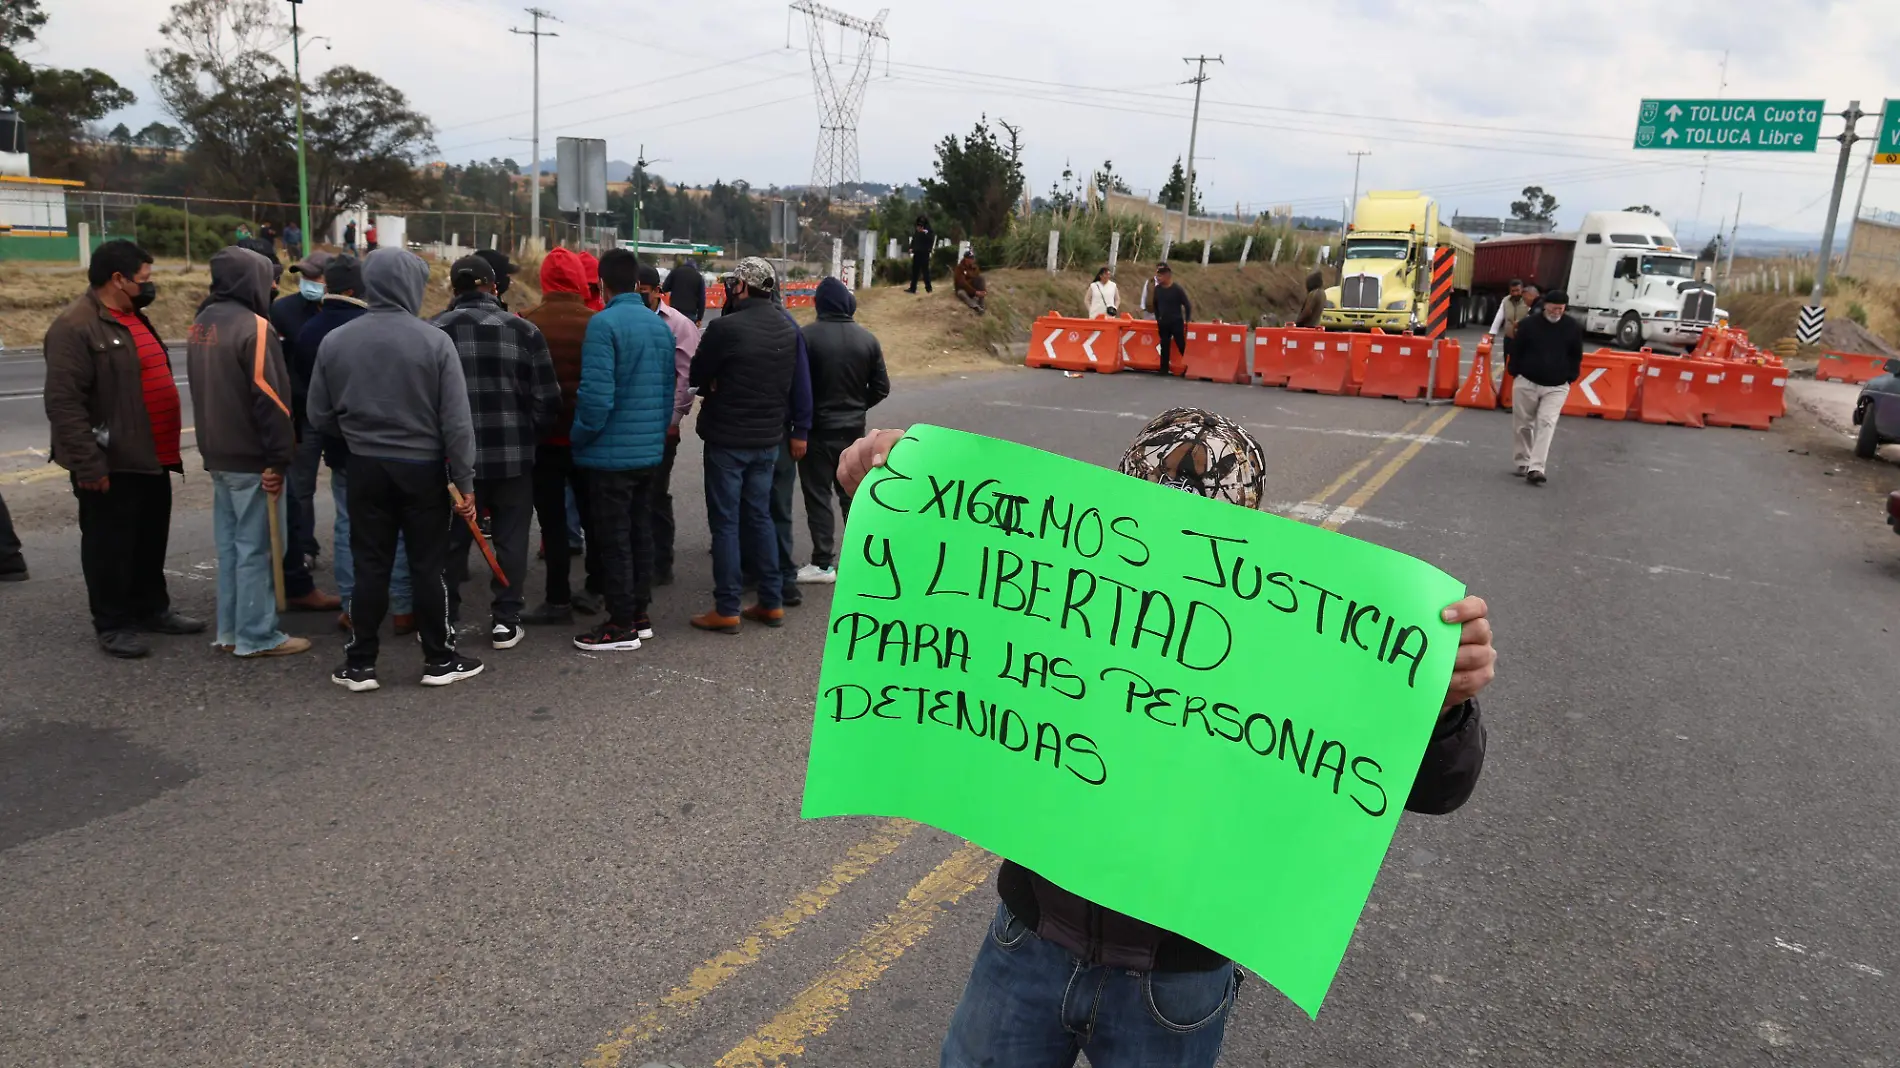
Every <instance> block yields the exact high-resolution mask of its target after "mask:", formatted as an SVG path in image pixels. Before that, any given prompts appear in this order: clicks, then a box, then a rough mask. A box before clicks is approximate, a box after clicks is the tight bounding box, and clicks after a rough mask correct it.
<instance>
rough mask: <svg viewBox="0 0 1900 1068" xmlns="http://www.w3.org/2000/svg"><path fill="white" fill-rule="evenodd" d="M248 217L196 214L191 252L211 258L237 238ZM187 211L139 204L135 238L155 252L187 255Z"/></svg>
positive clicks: (156, 253)
mask: <svg viewBox="0 0 1900 1068" xmlns="http://www.w3.org/2000/svg"><path fill="white" fill-rule="evenodd" d="M248 222H249V220H246V219H242V218H239V217H238V216H236V215H193V216H192V217H191V221H190V225H191V255H192V258H193V259H198V260H208V259H210V258H211V257H212V256H213V255H214V254H215V253H216V252H217V251H218V250H219V249H221V248H224V247H225V246H226V245H229V244H231V243H232V242H233V241H235V240H237V236H236V235H237V228H238V227H239V226H240V225H248ZM185 225H186V221H185V212H184V209H182V208H166V207H161V206H159V205H157V204H140V205H139V207H138V211H137V212H136V213H135V214H134V216H133V226H134V227H135V228H136V229H135V236H134V240H136V241H137V242H138V243H139V245H140V246H141V247H143V248H144V249H145V251H147V252H149V253H151V254H152V255H154V256H174V257H179V258H183V257H184V255H185Z"/></svg>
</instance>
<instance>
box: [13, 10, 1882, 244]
mask: <svg viewBox="0 0 1900 1068" xmlns="http://www.w3.org/2000/svg"><path fill="white" fill-rule="evenodd" d="M541 2H542V4H543V6H544V7H545V8H547V9H548V10H551V11H552V12H553V13H554V14H555V15H557V16H558V17H559V18H560V19H561V21H560V22H559V23H556V24H552V25H550V26H548V27H547V28H550V29H552V30H553V31H555V32H556V33H559V34H560V36H559V37H555V38H546V39H543V41H542V51H541V62H542V104H543V108H542V129H541V136H542V145H543V156H544V157H551V156H552V155H553V147H552V146H553V139H554V137H555V136H556V135H561V134H566V135H572V136H587V137H604V138H606V139H607V141H608V149H609V153H610V156H611V157H612V158H618V159H625V160H632V159H634V158H635V156H636V154H637V153H638V152H639V150H640V146H641V145H642V144H644V145H645V146H646V151H647V155H648V157H649V158H651V159H656V160H665V161H667V162H664V163H659V164H657V165H656V166H655V167H654V169H655V170H656V171H658V172H660V173H662V174H664V175H665V176H667V177H668V178H669V179H672V180H676V181H680V180H683V181H686V182H689V183H704V182H709V181H711V180H713V179H715V178H725V179H731V178H735V177H743V178H745V179H747V180H749V181H751V182H753V183H754V184H755V185H764V184H769V183H779V184H788V183H802V182H805V181H808V180H809V178H810V176H811V167H812V153H813V149H814V147H815V145H816V138H817V124H818V116H817V104H816V101H815V99H814V97H813V95H812V73H811V63H810V55H811V53H810V51H809V50H808V45H807V36H806V29H805V26H804V24H803V21H802V16H801V17H800V19H799V20H798V21H793V20H790V19H788V17H787V9H786V7H785V5H784V4H783V3H760V2H753V0H716V2H709V3H699V4H695V3H681V2H656V3H647V4H630V3H625V2H623V0H541ZM872 2H888V3H891V4H892V9H891V12H890V14H889V16H888V17H887V20H886V23H885V25H886V28H887V30H888V33H889V35H890V46H889V50H888V58H889V66H888V70H887V65H886V54H885V52H884V50H883V49H882V48H880V50H879V54H878V57H877V60H876V64H875V75H874V77H873V78H872V79H871V81H870V83H869V85H868V87H867V90H866V94H865V102H864V109H863V116H862V118H861V120H860V122H859V134H858V141H859V151H860V154H861V157H862V177H863V178H864V179H865V180H867V181H883V182H892V183H898V182H910V181H915V180H916V179H917V178H918V177H919V176H921V175H925V174H928V173H929V172H930V164H931V160H932V158H933V157H932V152H931V149H932V146H933V145H934V144H935V142H936V141H937V140H938V139H940V138H941V137H943V136H944V135H945V134H947V133H951V132H962V131H966V130H968V129H969V128H970V126H971V124H972V123H973V122H974V121H975V120H976V119H977V117H978V116H979V115H980V114H982V113H985V112H987V113H988V114H989V115H990V116H991V118H992V119H996V118H1002V119H1006V120H1008V121H1009V122H1011V123H1012V124H1016V125H1019V126H1021V127H1022V129H1023V136H1024V140H1025V143H1026V152H1025V157H1024V158H1025V163H1026V170H1027V173H1028V178H1029V183H1030V188H1031V189H1032V190H1034V191H1036V192H1038V193H1040V192H1043V191H1045V190H1047V189H1048V188H1049V186H1050V184H1051V183H1052V182H1054V181H1055V180H1056V178H1057V177H1058V176H1059V174H1060V173H1061V171H1062V169H1063V166H1064V164H1065V162H1072V163H1073V164H1074V166H1075V169H1076V171H1077V172H1078V173H1085V172H1086V171H1087V170H1090V169H1093V168H1094V167H1096V166H1099V165H1100V163H1101V162H1102V161H1103V160H1104V159H1112V160H1114V162H1115V169H1116V170H1117V171H1118V172H1119V173H1121V174H1123V175H1124V176H1125V177H1126V179H1127V180H1128V182H1129V184H1130V185H1131V186H1133V187H1134V188H1135V190H1136V191H1137V192H1152V191H1153V190H1154V189H1155V188H1157V187H1159V186H1160V185H1161V183H1162V182H1163V181H1164V180H1165V179H1166V177H1167V172H1168V167H1169V165H1170V164H1171V163H1172V162H1173V161H1174V158H1175V157H1176V156H1177V155H1182V154H1184V153H1185V152H1186V150H1187V140H1188V126H1189V122H1188V116H1189V112H1190V108H1191V104H1192V99H1193V89H1192V87H1191V86H1188V85H1183V84H1180V83H1181V82H1182V80H1183V79H1185V78H1186V77H1188V76H1189V75H1190V74H1191V73H1192V68H1191V67H1189V66H1188V65H1187V64H1184V63H1182V62H1181V58H1180V57H1182V56H1188V55H1198V54H1201V53H1207V54H1210V55H1212V54H1218V55H1221V56H1223V57H1224V58H1225V60H1226V62H1225V63H1224V64H1221V65H1211V66H1210V68H1209V73H1210V75H1211V77H1210V80H1209V81H1208V83H1207V86H1206V89H1205V99H1204V101H1203V105H1202V112H1201V126H1200V140H1199V146H1198V157H1199V161H1200V162H1199V168H1198V169H1199V171H1200V175H1201V182H1200V184H1201V188H1202V191H1203V193H1204V194H1205V196H1206V198H1207V200H1209V201H1210V202H1212V203H1214V204H1218V205H1225V206H1227V207H1228V210H1231V208H1232V205H1234V204H1235V203H1236V202H1238V203H1239V204H1241V205H1242V206H1243V207H1244V208H1245V209H1246V210H1248V211H1259V210H1265V209H1267V208H1268V207H1270V206H1272V205H1275V204H1284V203H1291V204H1293V205H1294V206H1295V209H1296V210H1297V211H1299V212H1301V213H1309V214H1329V215H1337V214H1338V212H1339V210H1340V209H1339V204H1340V202H1341V201H1343V200H1344V199H1346V198H1347V196H1348V195H1349V194H1350V192H1351V189H1352V183H1353V170H1352V164H1353V159H1352V157H1350V156H1349V155H1348V154H1347V153H1348V152H1349V151H1352V150H1370V151H1371V153H1372V154H1371V155H1370V156H1367V157H1365V158H1364V160H1363V168H1364V169H1363V174H1362V177H1361V183H1360V184H1361V188H1362V189H1363V188H1388V189H1390V188H1420V189H1424V190H1427V191H1430V192H1433V193H1435V194H1436V195H1438V197H1439V198H1440V200H1441V201H1442V202H1443V203H1444V204H1445V205H1446V206H1447V207H1448V208H1451V209H1455V210H1458V211H1464V212H1466V213H1470V214H1498V215H1501V214H1505V213H1506V212H1507V211H1508V206H1509V203H1510V201H1511V200H1512V199H1514V197H1515V196H1516V193H1517V191H1518V190H1519V189H1520V188H1521V187H1522V186H1524V185H1526V184H1533V183H1534V184H1541V185H1543V186H1544V187H1545V188H1546V189H1548V190H1550V191H1551V192H1553V193H1554V194H1555V195H1556V196H1557V198H1558V199H1559V201H1560V202H1561V204H1562V207H1561V209H1560V211H1559V221H1560V223H1563V224H1565V225H1574V224H1575V223H1576V222H1577V220H1578V218H1579V217H1580V216H1581V214H1582V213H1583V212H1584V211H1587V210H1591V209H1597V208H1620V207H1623V206H1624V205H1626V204H1633V203H1647V204H1652V205H1654V206H1655V207H1657V208H1659V209H1661V210H1662V211H1663V212H1664V214H1665V215H1666V217H1667V218H1668V219H1669V220H1670V221H1671V223H1672V224H1673V225H1674V226H1675V228H1676V230H1677V232H1678V236H1679V237H1681V238H1683V239H1684V240H1685V241H1687V240H1690V239H1691V238H1692V236H1693V235H1695V234H1697V233H1698V232H1700V233H1701V235H1703V236H1706V235H1707V234H1708V233H1709V232H1712V231H1713V230H1714V228H1715V227H1716V225H1717V224H1718V221H1719V220H1721V219H1722V218H1724V217H1728V216H1731V215H1732V213H1733V212H1734V210H1735V203H1736V197H1737V194H1743V195H1744V197H1745V199H1744V202H1743V205H1742V221H1743V224H1744V226H1747V225H1751V224H1752V225H1758V226H1770V227H1776V228H1781V229H1787V230H1797V231H1809V232H1818V231H1819V230H1820V228H1821V225H1822V221H1823V218H1824V216H1825V213H1826V208H1827V192H1828V188H1829V183H1830V180H1831V178H1832V175H1833V168H1834V163H1835V158H1836V153H1837V146H1836V144H1835V143H1834V142H1832V141H1825V140H1824V141H1823V142H1822V145H1823V147H1822V149H1821V151H1819V152H1817V153H1803V154H1780V153H1729V154H1718V155H1716V156H1715V157H1714V163H1713V165H1712V166H1711V167H1709V168H1708V170H1707V187H1706V191H1700V192H1699V187H1700V186H1701V185H1702V182H1703V174H1704V171H1703V167H1702V157H1701V156H1700V155H1695V154H1691V153H1687V152H1661V151H1636V150H1634V149H1632V148H1631V147H1630V145H1631V140H1632V133H1633V130H1634V127H1635V120H1636V113H1637V109H1638V101H1639V100H1641V99H1642V98H1643V97H1669V96H1675V97H1714V96H1717V95H1718V88H1719V86H1720V85H1721V84H1722V62H1723V54H1724V49H1728V50H1729V52H1728V69H1727V88H1726V89H1725V90H1721V91H1720V94H1719V95H1723V96H1726V97H1729V98H1749V97H1759V98H1795V99H1814V98H1825V99H1826V101H1827V104H1828V106H1829V107H1830V108H1831V109H1833V110H1835V111H1839V110H1841V109H1842V108H1844V107H1845V106H1846V104H1847V102H1848V101H1849V100H1850V99H1854V98H1858V99H1860V101H1861V104H1862V107H1863V108H1865V109H1867V110H1869V111H1876V112H1877V111H1878V110H1879V107H1880V102H1881V100H1882V98H1883V95H1884V94H1886V93H1890V92H1891V93H1893V94H1894V95H1896V96H1900V19H1895V18H1893V17H1892V13H1893V6H1892V5H1893V0H1845V2H1839V3H1825V2H1819V0H1721V2H1716V0H1677V2H1675V3H1669V4H1662V3H1656V2H1648V0H1594V2H1584V0H1545V2H1543V3H1538V4H1526V3H1522V2H1494V0H1466V2H1458V0H1450V2H1445V3H1437V4H1420V3H1399V2H1396V0H1337V2H1334V3H1308V4H1292V3H1286V2H1285V0H1276V2H1274V3H1260V2H1259V0H1164V2H1155V0H1149V2H1133V0H1093V2H1091V3H1087V4H1077V3H1054V2H1051V0H1013V2H1012V0H955V2H933V3H922V2H916V0H909V2H906V0H832V5H833V6H834V7H840V8H842V9H844V10H846V11H848V12H849V13H851V14H853V15H857V16H861V17H865V18H870V17H873V16H875V15H876V14H877V11H876V9H875V8H873V7H871V6H869V5H870V3H872ZM46 10H47V11H48V13H49V14H50V15H51V16H52V17H51V20H50V21H49V23H48V25H47V26H46V28H45V30H44V32H43V34H42V37H41V42H40V47H39V48H37V49H36V50H35V52H34V53H33V54H32V55H31V57H30V58H31V59H32V60H33V61H34V62H36V63H42V64H49V65H56V66H66V67H79V66H96V67H99V68H101V69H103V70H105V71H106V72H108V73H110V74H112V75H113V76H114V77H116V78H118V79H119V80H120V81H121V82H122V83H124V84H125V85H127V86H128V87H129V88H131V89H132V90H133V91H134V92H136V93H137V94H138V95H139V97H140V101H139V103H138V105H136V106H135V107H133V108H131V109H129V110H128V111H127V112H126V113H124V114H122V115H120V116H115V117H114V120H109V121H116V120H118V119H124V120H125V121H126V122H127V123H128V124H129V125H131V126H132V127H133V128H134V129H137V128H138V126H140V125H142V124H143V123H144V122H146V121H150V120H151V119H155V118H163V116H162V115H161V113H160V112H159V110H158V108H157V106H156V100H155V98H154V97H153V94H152V92H151V85H150V82H149V79H148V76H147V75H148V71H149V66H148V64H147V62H146V60H145V56H144V50H145V49H146V48H147V47H150V46H151V45H152V44H153V43H155V42H156V41H157V27H158V25H159V23H160V22H161V21H162V19H163V16H164V14H165V12H166V10H167V4H165V3H164V2H162V0H137V2H134V3H127V2H125V0H54V2H52V3H49V4H47V5H46ZM301 18H302V21H303V24H304V25H305V27H306V28H307V32H308V33H309V34H312V35H318V34H320V35H327V36H329V37H331V38H333V40H334V46H333V47H332V48H331V49H329V50H325V48H324V47H323V46H322V45H321V44H315V45H313V46H311V47H310V48H309V49H307V50H306V53H305V56H306V61H307V62H309V63H311V65H312V66H313V67H318V68H320V67H322V66H327V65H330V64H332V63H343V62H348V63H352V64H356V65H358V66H362V67H366V68H368V69H369V70H372V71H374V72H376V73H377V74H378V75H380V76H381V77H383V78H385V79H386V80H388V81H390V82H391V83H393V84H394V85H396V86H397V87H398V88H400V89H402V90H403V91H404V92H405V93H407V94H408V95H409V97H410V99H411V101H412V102H413V103H414V104H415V105H416V106H418V107H419V108H420V109H421V110H422V111H424V112H425V113H427V114H428V115H429V116H430V117H431V118H433V119H434V120H435V122H436V124H437V126H438V128H439V130H440V133H439V134H438V136H437V144H438V145H439V149H440V151H439V154H438V158H442V159H447V160H451V161H454V162H463V161H466V160H469V159H473V158H479V159H487V158H489V157H491V156H513V157H514V158H516V159H519V160H522V161H526V160H528V159H529V158H530V153H529V151H528V146H527V144H526V143H524V142H517V141H513V140H510V138H524V139H525V138H526V137H527V135H528V133H529V130H530V124H529V116H528V114H527V109H528V103H529V99H530V97H529V87H530V81H531V78H530V66H529V48H528V39H527V38H525V37H519V36H515V35H512V34H510V33H509V32H508V30H509V29H510V28H511V27H520V28H525V27H526V26H527V25H528V23H527V21H526V20H527V16H526V14H525V13H524V12H523V11H522V5H521V4H519V3H512V2H501V0H308V2H306V3H304V4H303V5H302V12H301ZM103 27H111V28H112V32H101V31H102V28H103ZM788 31H789V34H790V39H791V42H792V47H791V48H790V49H788V48H787V46H786V41H787V36H788ZM826 40H827V41H828V42H829V43H828V49H829V51H830V54H831V57H832V59H833V62H834V63H836V62H837V61H838V58H839V47H840V45H839V35H838V31H837V27H835V26H834V27H832V28H831V29H830V31H829V32H828V33H827V35H826ZM845 45H846V49H847V51H849V50H850V49H852V48H854V47H855V45H853V43H852V41H851V37H850V35H846V39H845ZM853 54H854V53H853ZM285 58H286V61H287V60H288V49H286V56H285ZM846 62H847V64H848V62H849V56H847V57H846ZM580 98H586V99H580ZM1876 124H1877V119H1867V120H1863V121H1862V127H1861V128H1862V130H1863V131H1864V132H1866V133H1868V134H1869V135H1871V134H1872V132H1873V127H1874V126H1875V125H1876ZM1840 126H1841V122H1840V120H1839V119H1838V118H1830V119H1828V120H1827V121H1825V122H1824V123H1823V126H1822V134H1823V137H1827V136H1831V135H1833V134H1835V133H1837V132H1839V130H1840ZM1865 153H1866V148H1865V146H1862V148H1861V150H1860V151H1859V152H1858V153H1857V155H1856V157H1855V168H1854V171H1853V172H1852V176H1851V180H1850V182H1849V185H1848V193H1847V197H1846V205H1845V206H1844V207H1843V209H1842V210H1843V213H1846V212H1848V211H1851V210H1852V205H1853V198H1854V193H1855V185H1856V183H1857V181H1858V179H1859V177H1860V168H1861V165H1862V162H1863V160H1864V158H1865ZM1698 199H1699V200H1700V201H1701V210H1700V214H1699V216H1698V214H1697V203H1698ZM1866 203H1867V205H1868V206H1869V207H1870V208H1872V207H1879V208H1882V209H1885V210H1900V166H1894V167H1875V168H1873V178H1872V183H1871V185H1870V186H1869V188H1868V190H1867V197H1866ZM1698 218H1699V219H1700V222H1699V223H1698V222H1697V221H1696V220H1697V219H1698Z"/></svg>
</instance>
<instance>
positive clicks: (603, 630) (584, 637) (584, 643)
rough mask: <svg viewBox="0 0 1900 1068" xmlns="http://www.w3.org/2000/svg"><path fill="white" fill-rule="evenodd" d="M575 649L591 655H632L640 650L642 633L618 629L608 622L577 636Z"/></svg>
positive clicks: (622, 628) (628, 629) (630, 628)
mask: <svg viewBox="0 0 1900 1068" xmlns="http://www.w3.org/2000/svg"><path fill="white" fill-rule="evenodd" d="M574 648H576V649H579V650H581V651H583V652H589V653H595V652H602V653H630V652H632V651H634V650H635V649H638V648H640V632H639V631H636V630H634V629H633V628H632V627H616V626H614V624H613V622H612V621H608V622H606V623H602V624H601V625H600V626H598V627H595V628H594V629H593V630H590V631H588V632H587V633H585V634H577V635H575V636H574Z"/></svg>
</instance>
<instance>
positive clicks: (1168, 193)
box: [1156, 156, 1201, 215]
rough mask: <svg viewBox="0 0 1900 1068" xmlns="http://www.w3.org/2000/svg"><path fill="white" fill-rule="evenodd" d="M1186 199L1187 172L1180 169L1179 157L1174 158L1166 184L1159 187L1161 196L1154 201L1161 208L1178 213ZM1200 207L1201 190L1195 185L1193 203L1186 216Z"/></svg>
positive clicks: (1197, 184)
mask: <svg viewBox="0 0 1900 1068" xmlns="http://www.w3.org/2000/svg"><path fill="white" fill-rule="evenodd" d="M1186 198H1187V172H1186V171H1184V170H1182V169H1181V157H1179V156H1176V157H1174V169H1173V170H1171V171H1169V172H1168V181H1167V184H1166V185H1163V186H1162V187H1161V195H1160V196H1158V197H1156V199H1157V200H1159V201H1160V202H1161V206H1162V207H1164V208H1174V209H1175V210H1177V211H1178V210H1180V207H1181V201H1183V200H1184V199H1186ZM1200 206H1201V190H1200V187H1199V183H1196V186H1195V190H1194V202H1193V204H1192V205H1191V206H1190V207H1189V208H1188V214H1190V215H1192V214H1193V213H1194V211H1195V210H1196V209H1198V208H1199V207H1200Z"/></svg>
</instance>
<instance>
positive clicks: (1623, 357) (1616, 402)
mask: <svg viewBox="0 0 1900 1068" xmlns="http://www.w3.org/2000/svg"><path fill="white" fill-rule="evenodd" d="M1642 376H1643V357H1641V356H1636V355H1631V354H1629V353H1625V352H1615V351H1612V350H1610V349H1598V350H1596V351H1595V352H1586V353H1584V354H1583V369H1582V373H1581V374H1579V375H1578V376H1577V380H1576V381H1575V382H1574V383H1572V384H1571V386H1570V394H1569V396H1566V397H1565V398H1564V410H1563V414H1565V415H1571V416H1576V415H1585V416H1592V415H1593V416H1596V417H1597V418H1599V419H1627V418H1629V414H1630V411H1631V410H1632V409H1634V408H1635V407H1636V390H1637V386H1638V385H1639V384H1640V380H1641V378H1642Z"/></svg>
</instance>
